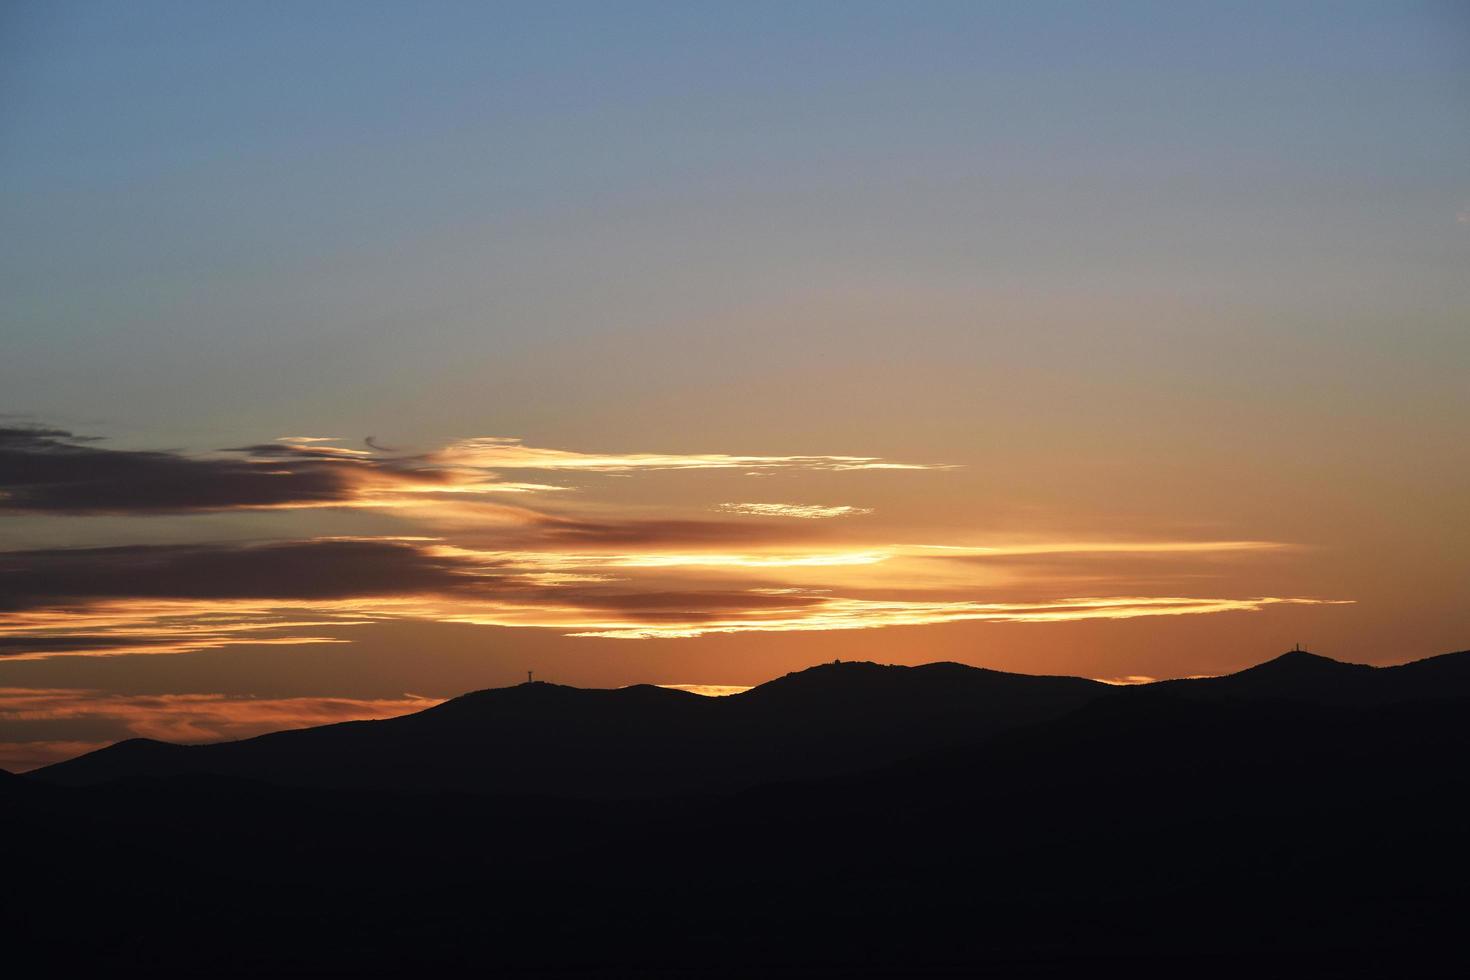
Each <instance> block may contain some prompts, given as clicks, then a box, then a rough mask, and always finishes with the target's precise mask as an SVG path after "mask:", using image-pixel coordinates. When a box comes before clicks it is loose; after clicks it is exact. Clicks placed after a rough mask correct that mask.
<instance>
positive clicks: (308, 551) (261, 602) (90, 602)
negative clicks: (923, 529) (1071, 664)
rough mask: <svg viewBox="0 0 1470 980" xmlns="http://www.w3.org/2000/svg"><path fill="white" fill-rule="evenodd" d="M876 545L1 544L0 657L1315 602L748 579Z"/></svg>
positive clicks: (1187, 611) (1163, 545)
mask: <svg viewBox="0 0 1470 980" xmlns="http://www.w3.org/2000/svg"><path fill="white" fill-rule="evenodd" d="M1234 544H1236V543H1232V542H1212V543H1203V544H1196V543H1188V542H1186V543H1178V545H1177V550H1184V551H1186V552H1190V553H1194V552H1198V551H1201V550H1211V549H1214V550H1218V549H1221V548H1223V549H1224V550H1226V551H1230V550H1233V546H1234ZM1246 544H1249V545H1251V546H1252V547H1253V546H1255V545H1256V544H1258V543H1246ZM1118 547H1120V546H1117V545H1093V544H1089V543H1075V542H1074V543H1070V544H1066V545H1058V544H1049V545H1036V546H1025V545H1012V546H1008V547H1005V548H995V549H987V552H986V553H987V554H989V555H994V554H1004V553H1018V554H1036V553H1043V554H1051V553H1057V552H1058V551H1059V550H1065V551H1076V552H1080V553H1093V552H1095V551H1097V550H1100V549H1116V548H1118ZM1121 547H1122V548H1123V549H1124V550H1125V551H1127V552H1128V553H1136V552H1137V551H1138V550H1140V549H1144V548H1146V549H1149V550H1152V551H1161V552H1163V553H1169V552H1171V551H1173V550H1176V544H1175V543H1169V542H1155V543H1151V544H1148V545H1139V544H1131V545H1125V546H1121ZM894 550H895V551H898V552H903V551H905V549H903V548H896V549H894ZM972 550H974V549H972ZM1246 550H1249V549H1246ZM889 557H890V554H889V553H888V552H883V551H869V550H860V549H850V548H849V549H842V548H833V549H829V550H826V551H812V552H766V553H761V552H751V553H743V554H737V553H725V552H713V551H711V552H657V551H653V552H617V553H607V554H597V553H581V552H571V553H567V552H516V551H478V550H475V549H470V548H465V547H461V546H457V545H453V544H449V543H445V542H443V541H440V540H438V539H434V538H425V537H393V538H321V539H308V540H298V541H288V542H264V543H250V544H221V545H187V546H183V545H170V546H129V547H119V548H94V549H53V550H39V551H19V552H0V596H3V597H4V599H3V606H0V655H4V656H7V657H9V658H20V659H37V658H45V657H52V656H59V655H90V656H106V655H117V654H123V653H178V652H184V651H190V650H202V649H212V648H218V647H223V646H232V645H240V644H253V643H263V644H286V643H329V642H344V641H343V639H342V638H341V637H340V636H339V635H336V634H337V633H338V632H339V630H340V628H343V627H350V626H356V625H365V624H370V623H375V622H384V621H394V620H428V621H437V622H454V623H474V624H481V625H494V626H513V627H535V628H547V629H557V630H561V631H565V632H567V633H569V634H570V635H575V636H599V637H610V638H617V639H637V638H644V639H647V638H671V637H692V636H702V635H707V634H712V633H738V632H773V631H809V630H844V629H868V628H875V627H881V626H900V625H901V626H912V625H924V624H930V623H948V622H960V621H989V622H1057V621H1068V620H1079V619H1128V618H1136V617H1142V616H1163V615H1173V616H1177V615H1201V614H1212V613H1218V612H1232V611H1242V612H1244V611H1255V610H1259V609H1261V608H1264V607H1265V606H1267V605H1272V604H1280V603H1294V604H1326V603H1328V601H1329V600H1321V599H1305V598H1292V597H1257V598H1244V599H1241V598H1232V597H1220V596H1214V597H1204V598H1199V597H1157V596H1138V595H1131V596H1122V597H1117V596H1112V597H1108V596H1104V597H1100V598H1074V597H1065V596H1063V597H1055V598H1046V599H1042V600H1035V601H1028V602H1024V603H1023V602H1015V601H1011V602H980V601H975V600H973V599H969V598H964V597H963V596H961V597H958V598H957V597H955V596H954V595H944V596H943V597H942V598H940V597H938V593H936V592H935V591H933V590H931V591H930V593H929V594H930V595H935V596H936V598H933V599H928V598H924V596H923V593H924V589H923V588H922V586H920V587H919V588H917V589H915V588H912V587H908V588H905V589H904V590H903V593H908V594H907V595H906V596H905V598H902V599H898V598H891V597H890V598H884V597H882V596H881V595H879V596H877V597H874V596H872V595H871V594H870V595H867V596H864V597H857V596H853V595H844V594H843V591H844V590H842V589H832V588H817V587H814V586H813V585H810V584H809V585H808V586H805V587H803V586H800V585H796V584H785V583H781V582H779V580H778V581H777V582H771V581H770V580H769V579H764V580H763V579H760V578H757V579H755V580H753V581H752V580H751V577H752V576H755V575H761V576H770V575H780V574H781V573H783V572H787V573H791V574H792V575H795V574H796V573H802V574H803V575H806V576H807V577H810V575H811V574H813V573H820V572H821V571H822V570H824V569H826V570H829V571H831V572H832V573H834V574H835V573H836V572H838V571H840V570H842V569H843V568H848V569H853V570H858V569H861V568H862V567H864V566H872V565H881V564H882V563H883V562H885V561H887V560H888V559H889ZM700 570H703V571H704V572H705V573H707V574H708V575H711V576H715V577H714V578H712V579H710V583H724V584H714V585H711V584H708V583H707V584H705V585H703V586H701V584H700V582H699V580H698V579H692V578H689V577H687V576H688V575H689V574H691V573H693V572H697V571H700ZM670 571H679V572H680V573H681V577H680V578H679V579H677V580H676V581H677V582H678V585H676V586H675V587H673V588H671V587H670V586H669V584H668V583H669V581H670V580H668V579H666V578H660V577H659V576H660V575H664V574H666V573H668V572H670ZM732 576H733V577H734V578H733V581H732V578H731V577H732ZM741 576H744V577H745V578H744V579H743V580H742V578H741ZM818 584H821V585H831V584H832V582H831V580H830V579H829V580H827V581H825V582H820V583H818ZM948 591H953V590H948ZM901 594H902V593H901ZM327 630H330V632H324V631H327Z"/></svg>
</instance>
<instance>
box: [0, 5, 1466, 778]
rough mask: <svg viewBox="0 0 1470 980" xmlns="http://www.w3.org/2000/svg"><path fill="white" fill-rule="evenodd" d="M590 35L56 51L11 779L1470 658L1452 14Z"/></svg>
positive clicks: (471, 23)
mask: <svg viewBox="0 0 1470 980" xmlns="http://www.w3.org/2000/svg"><path fill="white" fill-rule="evenodd" d="M558 9H561V8H558ZM567 9H568V10H576V11H577V14H576V16H571V15H567V16H560V15H558V16H552V15H550V14H547V13H545V12H544V11H542V10H541V9H539V8H538V6H537V5H530V6H528V7H524V8H521V7H515V6H514V5H511V6H508V7H506V6H497V7H495V8H494V9H491V8H487V7H477V6H474V5H468V6H463V7H459V6H452V5H451V6H444V7H439V8H436V9H435V10H434V11H433V12H432V13H430V14H421V13H420V12H419V11H418V10H417V9H416V8H415V9H413V10H410V9H409V8H407V7H401V8H399V7H393V6H387V7H381V8H373V9H372V10H355V11H353V15H352V16H344V17H340V18H337V17H327V18H319V19H317V20H315V21H312V22H310V23H306V22H304V21H302V20H301V19H300V18H298V17H297V16H295V15H294V14H293V13H292V12H289V11H285V10H284V9H282V10H274V9H258V8H256V7H253V6H250V5H243V6H239V7H234V8H219V9H212V11H211V12H210V13H209V15H208V16H203V15H197V16H196V15H190V16H184V13H183V11H182V9H180V8H177V7H170V6H168V5H156V4H152V3H148V2H144V3H139V4H129V5H127V7H126V9H124V8H123V7H121V6H118V7H117V8H116V9H113V8H106V9H103V8H97V9H92V8H87V9H86V10H82V9H81V8H74V7H70V6H67V5H35V6H34V7H33V8H27V9H26V10H23V11H19V12H17V13H16V14H15V15H14V16H12V17H10V18H8V19H7V21H6V29H5V30H4V31H0V65H3V66H4V68H3V74H4V78H3V79H0V82H3V84H0V144H3V145H4V146H5V147H6V148H7V149H6V152H5V153H0V221H3V224H4V226H5V227H6V228H7V231H8V234H7V235H6V236H4V242H3V243H0V287H3V288H0V293H3V295H5V297H6V304H5V307H6V308H5V310H4V311H3V323H0V331H3V338H4V342H3V345H0V347H3V356H0V399H3V401H4V404H0V745H3V746H5V748H4V749H3V750H0V767H11V768H21V767H27V766H31V765H35V764H37V763H38V761H44V760H45V759H47V758H55V757H59V756H61V755H64V754H68V753H72V752H75V751H79V750H80V749H79V747H82V746H88V745H95V744H102V743H105V742H107V741H110V740H114V739H117V738H121V737H126V736H127V735H129V734H156V733H164V734H170V735H171V737H172V736H178V737H188V738H207V737H212V736H218V737H225V736H233V735H239V734H243V733H247V732H250V731H255V730H263V729H262V726H265V727H269V726H280V725H285V724H291V723H302V724H305V723H316V722H319V721H321V720H324V719H327V718H334V717H346V716H351V715H357V714H369V715H370V714H373V713H379V712H393V711H400V710H409V709H410V708H411V707H412V706H413V705H417V704H420V703H424V702H425V701H426V700H429V701H431V700H434V699H438V698H443V697H448V696H452V695H454V694H457V693H460V692H462V691H464V690H467V689H472V688H478V687H485V686H491V685H499V684H507V683H514V682H516V681H518V680H520V679H523V678H524V672H525V671H526V670H527V669H532V668H534V669H536V670H538V671H540V672H541V673H540V676H544V677H546V678H548V679H554V680H559V681H563V682H566V683H573V684H595V685H604V686H612V685H620V684H627V683H634V682H653V683H664V684H697V685H727V686H729V685H734V686H739V685H747V684H753V683H758V682H760V681H762V680H765V679H768V678H769V677H771V676H774V675H778V674H780V673H783V672H785V671H788V670H792V669H796V668H799V667H802V666H805V665H808V664H811V663H813V662H817V661H821V660H830V659H832V658H833V657H842V658H844V659H849V658H852V659H873V660H879V661H884V662H895V663H921V662H926V661H933V660H941V659H950V660H959V661H963V662H966V663H971V664H977V665H982V666H989V667H997V668H1003V669H1007V670H1016V671H1030V672H1050V673H1075V674H1082V675H1086V676H1092V677H1101V678H1126V677H1135V676H1147V677H1173V676H1181V675H1190V674H1201V673H1218V672H1223V671H1228V670H1232V669H1237V668H1240V667H1242V666H1245V665H1248V664H1250V663H1254V662H1257V661H1260V660H1263V659H1265V658H1267V657H1270V656H1272V655H1274V654H1276V653H1279V652H1281V651H1282V650H1285V649H1288V648H1290V647H1291V646H1292V645H1293V644H1295V643H1298V642H1299V643H1302V644H1303V645H1304V646H1307V647H1309V648H1311V649H1313V650H1315V651H1317V652H1320V653H1323V654H1327V655H1330V656H1334V657H1338V658H1341V659H1347V660H1356V661H1362V662H1370V663H1393V662H1400V661H1404V660H1408V659H1413V658H1417V657H1424V656H1430V655H1433V654H1437V653H1443V652H1448V651H1451V650H1457V649H1463V648H1465V647H1466V646H1470V602H1467V601H1466V597H1467V587H1470V511H1467V506H1466V501H1467V500H1470V385H1467V384H1466V382H1465V375H1466V371H1467V368H1470V327H1467V324H1470V276H1467V275H1466V274H1465V271H1466V269H1467V268H1470V184H1467V183H1466V174H1465V167H1464V163H1465V160H1466V159H1470V127H1467V126H1466V125H1465V119H1466V117H1465V111H1464V109H1465V105H1466V98H1467V93H1470V59H1467V57H1466V48H1465V43H1464V39H1465V38H1466V37H1467V36H1470V32H1467V31H1466V27H1467V24H1466V22H1465V19H1464V17H1463V16H1461V15H1460V14H1459V13H1458V12H1456V11H1454V10H1452V9H1451V7H1449V6H1439V7H1435V6H1432V5H1431V6H1427V7H1414V8H1397V7H1396V8H1393V9H1388V8H1386V7H1384V6H1383V5H1367V4H1365V5H1357V4H1348V5H1346V8H1344V5H1342V4H1323V5H1314V4H1297V5H1292V6H1291V8H1290V9H1289V10H1283V9H1280V7H1279V5H1277V6H1266V7H1261V8H1259V9H1257V8H1249V7H1247V8H1236V7H1231V8H1228V9H1227V8H1221V9H1219V10H1213V9H1209V8H1204V7H1188V8H1184V7H1179V6H1178V5H1169V4H1160V5H1156V6H1154V7H1131V6H1128V5H1124V7H1121V8H1115V7H1112V6H1109V7H1106V8H1103V7H1092V6H1087V5H1080V6H1074V7H1067V8H1065V10H1061V9H1054V8H1051V7H1049V6H1048V5H1030V4H1015V5H1011V6H1010V7H1005V6H1001V7H996V6H993V5H976V4H971V5H964V4H960V5H944V4H927V5H904V4H877V5H863V4H841V5H836V6H827V5H824V4H821V3H809V4H800V5H791V4H774V5H763V4H758V3H756V4H720V5H709V6H701V5H698V4H694V5H690V4H680V5H674V6H669V5H664V6H657V7H644V6H642V5H640V4H637V3H630V4H627V5H623V4H619V5H605V4H587V5H581V6H577V5H573V7H570V8H567ZM261 65H269V66H271V70H270V71H269V72H262V71H261V70H260V66H261Z"/></svg>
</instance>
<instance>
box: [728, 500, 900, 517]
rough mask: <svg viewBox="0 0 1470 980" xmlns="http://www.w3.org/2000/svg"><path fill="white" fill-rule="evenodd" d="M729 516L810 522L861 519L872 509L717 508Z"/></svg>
mask: <svg viewBox="0 0 1470 980" xmlns="http://www.w3.org/2000/svg"><path fill="white" fill-rule="evenodd" d="M715 509H716V510H719V511H724V512H725V513H727V514H750V515H752V516H755V517H795V518H800V519H803V520H809V521H820V520H828V519H830V518H833V517H859V516H861V515H863V514H871V513H872V512H873V509H872V508H871V507H852V506H847V505H838V506H832V507H824V506H822V505H821V504H738V503H725V504H720V506H718V507H716V508H715Z"/></svg>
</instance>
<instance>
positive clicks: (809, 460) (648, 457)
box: [434, 436, 953, 473]
mask: <svg viewBox="0 0 1470 980" xmlns="http://www.w3.org/2000/svg"><path fill="white" fill-rule="evenodd" d="M434 458H435V459H437V460H440V461H442V462H453V463H460V464H463V465H471V466H480V467H486V468H489V469H496V470H505V469H530V470H581V471H583V472H592V473H626V472H629V471H631V470H745V471H750V472H761V471H767V470H779V469H803V470H833V471H845V470H934V469H953V466H951V465H948V464H932V463H896V462H891V461H888V460H884V459H881V458H879V457H876V456H731V455H728V454H726V453H692V454H668V453H622V454H597V453H579V452H569V451H567V450H564V449H538V448H536V447H534V446H527V445H525V444H524V443H523V442H521V440H519V439H508V438H501V437H493V436H490V437H483V438H478V439H465V440H462V441H460V442H456V443H452V444H450V445H449V446H446V447H445V448H444V449H443V450H441V451H439V452H438V453H436V454H434Z"/></svg>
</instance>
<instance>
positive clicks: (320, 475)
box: [0, 427, 374, 514]
mask: <svg viewBox="0 0 1470 980" xmlns="http://www.w3.org/2000/svg"><path fill="white" fill-rule="evenodd" d="M372 465H374V464H372V463H369V462H365V461H361V460H355V459H348V458H342V457H341V456H333V455H331V454H328V453H325V452H321V451H319V450H312V449H310V448H303V447H293V446H287V445H279V446H274V445H273V446H266V447H247V448H245V449H243V450H236V451H233V452H232V454H231V455H230V456H216V457H198V456H185V455H183V454H181V453H177V452H169V451H154V450H122V449H105V448H102V447H100V446H97V445H93V444H92V440H89V439H86V438H83V437H79V436H76V435H74V434H73V433H70V432H67V431H65V430H62V429H46V428H15V427H5V428H0V511H9V512H12V513H15V512H22V513H55V514H137V513H145V514H146V513H179V512H186V511H198V510H225V509H230V508H235V507H280V506H291V505H298V506H299V505H312V504H316V505H322V506H328V505H331V504H334V503H343V502H346V501H348V500H350V499H352V497H353V496H354V491H355V489H356V488H357V487H358V486H359V485H360V483H361V478H362V475H363V473H364V469H365V467H369V466H372Z"/></svg>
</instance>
